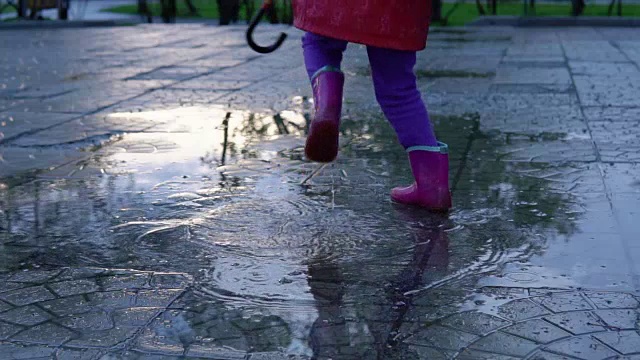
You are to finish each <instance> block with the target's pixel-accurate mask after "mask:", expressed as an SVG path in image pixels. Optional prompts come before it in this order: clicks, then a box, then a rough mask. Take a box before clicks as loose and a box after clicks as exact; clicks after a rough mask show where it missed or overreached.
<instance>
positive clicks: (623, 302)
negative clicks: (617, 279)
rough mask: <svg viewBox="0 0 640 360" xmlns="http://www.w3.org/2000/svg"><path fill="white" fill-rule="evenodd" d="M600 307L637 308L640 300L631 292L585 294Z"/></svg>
mask: <svg viewBox="0 0 640 360" xmlns="http://www.w3.org/2000/svg"><path fill="white" fill-rule="evenodd" d="M585 295H586V296H587V297H588V298H589V300H591V301H592V302H593V303H594V304H595V305H596V307H597V308H598V309H637V308H638V307H639V306H640V303H639V302H638V300H637V299H636V298H635V297H633V296H632V295H630V294H625V293H615V292H611V293H607V292H592V293H586V294H585Z"/></svg>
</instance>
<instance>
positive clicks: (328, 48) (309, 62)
mask: <svg viewBox="0 0 640 360" xmlns="http://www.w3.org/2000/svg"><path fill="white" fill-rule="evenodd" d="M346 48H347V42H346V41H342V40H336V39H332V38H328V37H325V36H321V35H316V34H312V33H306V34H304V36H303V37H302V49H303V52H304V63H305V65H306V67H307V73H308V74H309V79H311V78H313V75H315V74H316V73H317V72H318V70H320V69H322V68H324V67H326V66H330V67H332V68H335V69H340V63H341V62H342V53H343V52H344V51H345V50H346Z"/></svg>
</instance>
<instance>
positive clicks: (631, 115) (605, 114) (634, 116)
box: [583, 107, 640, 122]
mask: <svg viewBox="0 0 640 360" xmlns="http://www.w3.org/2000/svg"><path fill="white" fill-rule="evenodd" d="M583 112H584V115H585V117H586V119H587V120H588V121H607V122H609V121H611V122H617V121H620V122H624V121H630V122H637V121H638V120H640V108H636V107H586V108H584V109H583Z"/></svg>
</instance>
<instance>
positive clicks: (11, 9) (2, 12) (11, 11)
mask: <svg viewBox="0 0 640 360" xmlns="http://www.w3.org/2000/svg"><path fill="white" fill-rule="evenodd" d="M0 5H4V3H3V2H0ZM14 12H16V9H14V8H13V7H11V6H7V7H6V8H4V9H2V11H0V14H8V13H14Z"/></svg>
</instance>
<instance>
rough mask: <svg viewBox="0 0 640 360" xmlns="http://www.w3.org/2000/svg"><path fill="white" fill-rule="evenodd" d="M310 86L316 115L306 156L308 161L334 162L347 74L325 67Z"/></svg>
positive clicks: (306, 147)
mask: <svg viewBox="0 0 640 360" xmlns="http://www.w3.org/2000/svg"><path fill="white" fill-rule="evenodd" d="M311 84H312V86H313V101H314V104H315V109H316V114H315V117H314V119H313V121H312V122H311V126H309V135H308V136H307V143H306V145H305V148H304V153H305V154H306V155H307V158H308V159H309V160H312V161H317V162H323V163H326V162H331V161H333V160H335V158H336V156H338V135H339V130H340V115H341V113H342V88H343V86H344V74H343V73H342V71H340V69H337V68H334V67H331V66H325V67H323V68H322V69H320V70H318V72H317V73H316V74H315V75H314V76H313V78H312V79H311Z"/></svg>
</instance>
